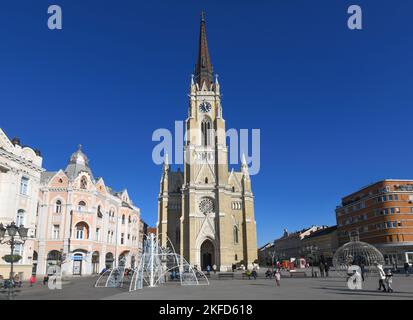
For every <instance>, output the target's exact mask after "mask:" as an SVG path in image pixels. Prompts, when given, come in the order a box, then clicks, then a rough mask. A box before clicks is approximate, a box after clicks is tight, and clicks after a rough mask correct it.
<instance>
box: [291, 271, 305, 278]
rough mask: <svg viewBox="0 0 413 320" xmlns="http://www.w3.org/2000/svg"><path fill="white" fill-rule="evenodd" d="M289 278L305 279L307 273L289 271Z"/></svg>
mask: <svg viewBox="0 0 413 320" xmlns="http://www.w3.org/2000/svg"><path fill="white" fill-rule="evenodd" d="M289 273H290V278H292V277H303V278H305V277H307V273H306V272H305V271H296V270H290V271H289Z"/></svg>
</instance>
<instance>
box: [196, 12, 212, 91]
mask: <svg viewBox="0 0 413 320" xmlns="http://www.w3.org/2000/svg"><path fill="white" fill-rule="evenodd" d="M194 76H195V81H196V82H197V83H198V85H199V88H202V84H203V83H204V82H205V83H206V85H207V87H208V88H210V87H211V84H212V78H213V70H212V63H211V58H210V55H209V50H208V41H207V36H206V28H205V13H204V12H202V13H201V30H200V32H199V51H198V59H197V63H196V65H195V74H194Z"/></svg>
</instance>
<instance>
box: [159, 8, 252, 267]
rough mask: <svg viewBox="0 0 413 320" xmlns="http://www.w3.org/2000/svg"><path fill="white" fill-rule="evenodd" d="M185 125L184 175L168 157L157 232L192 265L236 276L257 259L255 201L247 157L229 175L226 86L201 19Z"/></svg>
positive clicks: (162, 182)
mask: <svg viewBox="0 0 413 320" xmlns="http://www.w3.org/2000/svg"><path fill="white" fill-rule="evenodd" d="M188 96H189V108H188V117H187V119H186V122H185V130H186V134H185V141H184V170H183V172H182V171H181V170H179V169H178V170H177V171H173V170H172V169H171V166H170V164H169V162H168V157H167V155H166V156H165V163H164V165H163V172H162V178H161V183H160V192H159V196H158V223H157V233H158V235H159V237H160V240H161V244H162V246H168V239H169V240H170V242H171V243H172V245H173V247H174V249H175V251H176V252H177V253H179V254H180V255H182V256H183V257H184V258H185V259H186V260H187V261H188V262H189V263H190V264H191V265H195V266H197V267H198V268H202V269H203V270H205V269H206V268H207V266H208V265H209V266H211V267H212V266H214V265H216V267H217V270H220V271H230V270H231V268H232V265H233V264H237V265H241V264H243V265H244V266H245V267H249V268H251V267H252V264H253V263H254V261H255V260H256V259H257V236H256V221H255V217H254V196H253V193H252V189H251V180H250V176H249V172H248V165H247V162H246V160H245V157H244V156H242V161H241V162H242V163H241V171H240V172H236V171H234V170H231V171H230V172H229V170H228V146H227V144H226V132H225V120H224V118H223V108H222V105H221V94H220V85H219V82H218V78H217V76H215V79H214V73H213V68H212V63H211V58H210V54H209V50H208V43H207V36H206V27H205V15H204V14H202V15H201V28H200V35H199V53H198V57H197V61H196V65H195V72H194V75H193V76H192V80H191V85H190V92H189V95H188Z"/></svg>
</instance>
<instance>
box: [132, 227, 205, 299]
mask: <svg viewBox="0 0 413 320" xmlns="http://www.w3.org/2000/svg"><path fill="white" fill-rule="evenodd" d="M159 237H160V235H158V237H156V236H155V235H154V234H149V235H148V236H146V239H145V241H144V248H143V253H142V255H141V259H140V262H139V266H138V268H137V269H136V270H135V272H134V273H133V276H132V280H131V283H130V287H129V291H134V290H137V289H142V288H144V287H158V286H160V285H163V284H165V283H166V282H167V281H169V280H170V279H171V277H170V276H169V275H170V274H171V275H172V274H173V275H174V276H173V279H172V280H174V279H176V280H179V282H180V284H181V285H191V286H193V285H209V281H208V278H207V277H206V276H205V274H204V273H203V272H202V271H199V270H197V269H195V268H193V267H192V266H191V265H190V264H189V263H188V262H187V261H186V260H185V259H184V257H182V256H180V255H179V254H177V253H176V252H175V249H174V247H173V245H172V243H171V241H170V240H169V238H167V243H168V246H167V247H166V248H165V247H162V246H161V245H160V241H159Z"/></svg>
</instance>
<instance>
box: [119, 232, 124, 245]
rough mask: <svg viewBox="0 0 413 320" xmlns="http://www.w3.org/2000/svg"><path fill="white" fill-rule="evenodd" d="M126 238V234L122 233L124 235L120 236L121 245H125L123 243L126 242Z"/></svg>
mask: <svg viewBox="0 0 413 320" xmlns="http://www.w3.org/2000/svg"><path fill="white" fill-rule="evenodd" d="M124 237H125V234H124V233H122V234H121V235H120V244H123V243H124V242H125V239H124Z"/></svg>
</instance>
